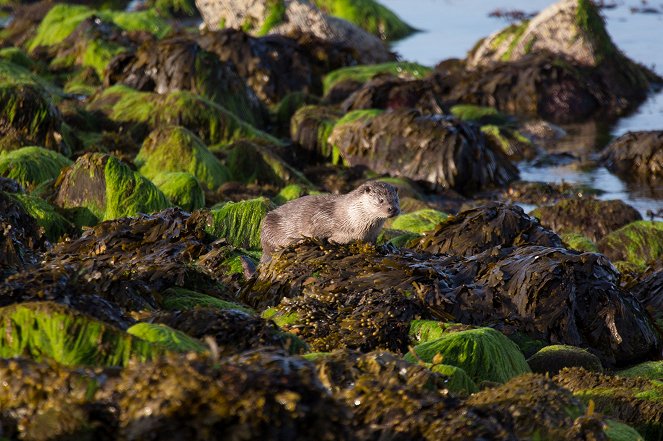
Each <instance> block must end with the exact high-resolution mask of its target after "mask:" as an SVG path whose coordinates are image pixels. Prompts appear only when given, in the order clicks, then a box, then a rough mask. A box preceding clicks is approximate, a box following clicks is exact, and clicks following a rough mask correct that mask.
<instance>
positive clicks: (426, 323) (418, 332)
mask: <svg viewBox="0 0 663 441" xmlns="http://www.w3.org/2000/svg"><path fill="white" fill-rule="evenodd" d="M471 328H472V326H470V325H461V324H458V323H452V322H439V321H437V320H412V321H411V322H410V331H409V336H410V339H411V340H412V341H414V342H415V343H417V344H420V343H426V342H429V341H433V340H437V339H439V338H442V337H443V336H445V335H447V334H448V333H450V332H458V331H464V330H467V329H471Z"/></svg>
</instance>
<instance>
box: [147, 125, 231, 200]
mask: <svg viewBox="0 0 663 441" xmlns="http://www.w3.org/2000/svg"><path fill="white" fill-rule="evenodd" d="M134 164H135V165H136V167H137V168H138V171H139V172H140V173H141V174H142V175H143V176H145V177H147V178H148V179H153V178H154V177H156V176H157V175H159V174H160V173H163V172H188V173H190V174H192V175H193V176H195V177H196V179H198V181H199V182H200V184H201V185H202V186H203V187H204V188H205V189H207V190H216V189H217V188H219V186H220V185H221V184H223V183H224V182H226V181H229V180H230V172H229V170H228V169H227V168H226V167H225V166H224V165H223V164H221V163H220V162H219V160H218V159H217V158H216V157H215V156H214V155H213V154H212V153H211V152H210V151H209V150H208V149H207V147H206V146H205V144H203V142H202V140H201V139H200V138H198V137H197V136H196V135H194V134H193V133H192V132H190V131H189V130H187V129H185V128H184V127H177V126H175V127H167V128H161V129H157V130H154V131H153V132H152V133H150V135H149V136H148V137H147V138H146V139H145V141H144V142H143V146H142V147H141V149H140V151H139V152H138V155H137V156H136V158H135V159H134Z"/></svg>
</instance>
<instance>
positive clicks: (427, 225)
mask: <svg viewBox="0 0 663 441" xmlns="http://www.w3.org/2000/svg"><path fill="white" fill-rule="evenodd" d="M448 217H449V215H448V214H446V213H444V212H442V211H438V210H434V209H432V208H427V209H424V210H418V211H415V212H412V213H405V214H401V215H399V216H396V217H395V218H394V219H393V220H391V221H390V222H389V223H388V224H387V225H388V227H389V228H393V229H395V230H401V231H408V232H411V233H425V232H426V231H431V230H434V229H435V227H436V226H437V225H438V224H439V223H441V222H444V221H445V220H447V218H448Z"/></svg>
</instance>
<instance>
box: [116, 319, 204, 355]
mask: <svg viewBox="0 0 663 441" xmlns="http://www.w3.org/2000/svg"><path fill="white" fill-rule="evenodd" d="M127 334H130V335H133V336H135V337H138V338H139V339H141V340H144V341H147V342H150V343H153V344H154V345H156V346H157V347H163V348H166V349H168V350H169V351H174V352H190V351H194V352H205V351H207V350H209V348H208V347H207V346H205V345H204V344H202V343H201V342H200V341H199V340H196V339H195V338H191V337H190V336H189V335H187V334H185V333H184V332H181V331H178V330H176V329H173V328H171V327H170V326H166V325H162V324H160V323H145V322H141V323H136V324H135V325H133V326H131V327H130V328H128V329H127Z"/></svg>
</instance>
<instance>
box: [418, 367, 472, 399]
mask: <svg viewBox="0 0 663 441" xmlns="http://www.w3.org/2000/svg"><path fill="white" fill-rule="evenodd" d="M430 370H431V371H432V372H435V373H436V374H442V375H444V376H445V377H448V380H447V381H446V386H447V388H448V389H449V390H450V391H451V392H454V393H457V394H460V395H470V394H473V393H475V392H478V391H479V388H478V387H477V385H476V383H474V381H472V379H471V378H470V377H469V376H468V375H467V373H466V372H465V371H464V370H463V369H461V368H459V367H458V366H452V365H449V364H432V365H431V367H430Z"/></svg>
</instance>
